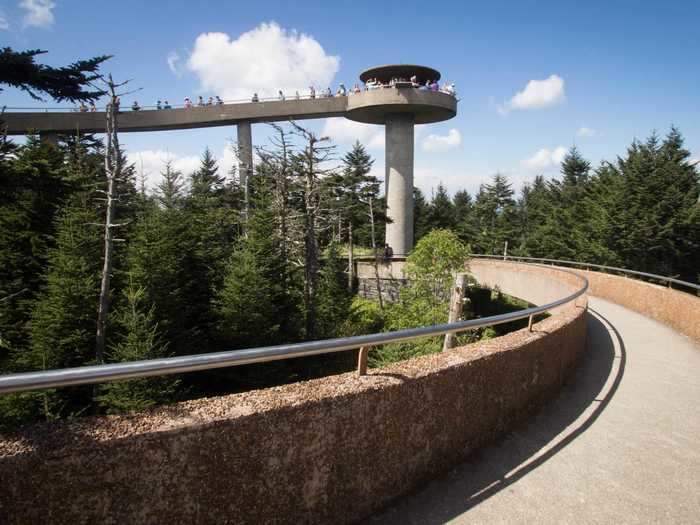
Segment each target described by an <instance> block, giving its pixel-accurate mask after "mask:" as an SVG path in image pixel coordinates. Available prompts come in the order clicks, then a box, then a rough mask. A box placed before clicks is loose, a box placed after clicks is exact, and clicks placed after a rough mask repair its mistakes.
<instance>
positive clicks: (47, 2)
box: [19, 0, 56, 29]
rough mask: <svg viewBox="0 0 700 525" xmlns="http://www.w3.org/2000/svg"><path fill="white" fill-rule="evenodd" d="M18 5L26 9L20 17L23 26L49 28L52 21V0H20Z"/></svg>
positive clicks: (53, 5) (54, 5)
mask: <svg viewBox="0 0 700 525" xmlns="http://www.w3.org/2000/svg"><path fill="white" fill-rule="evenodd" d="M19 6H20V7H21V8H22V9H24V10H25V11H26V14H25V15H24V18H23V19H22V21H23V23H24V26H25V27H40V28H44V29H46V28H49V27H51V26H52V25H53V23H54V16H53V11H52V10H53V8H54V7H56V4H54V3H53V1H52V0H22V1H21V2H20V3H19Z"/></svg>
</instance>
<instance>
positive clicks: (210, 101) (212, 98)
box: [207, 97, 214, 106]
mask: <svg viewBox="0 0 700 525" xmlns="http://www.w3.org/2000/svg"><path fill="white" fill-rule="evenodd" d="M213 105H214V97H209V100H207V106H213Z"/></svg>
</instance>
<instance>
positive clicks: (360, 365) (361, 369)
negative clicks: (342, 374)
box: [357, 346, 371, 377]
mask: <svg viewBox="0 0 700 525" xmlns="http://www.w3.org/2000/svg"><path fill="white" fill-rule="evenodd" d="M370 348H371V347H369V346H361V347H360V351H359V352H358V353H357V375H358V376H360V377H361V376H366V375H367V354H368V353H369V349H370Z"/></svg>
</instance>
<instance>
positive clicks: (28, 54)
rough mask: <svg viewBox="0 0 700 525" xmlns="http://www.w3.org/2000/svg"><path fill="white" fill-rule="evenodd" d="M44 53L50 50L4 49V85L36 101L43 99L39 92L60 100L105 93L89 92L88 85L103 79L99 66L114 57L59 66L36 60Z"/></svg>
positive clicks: (0, 78)
mask: <svg viewBox="0 0 700 525" xmlns="http://www.w3.org/2000/svg"><path fill="white" fill-rule="evenodd" d="M43 53H46V51H42V50H40V49H31V50H28V51H13V50H12V48H10V47H5V48H3V49H2V50H0V84H5V85H8V86H12V87H15V88H18V89H21V90H22V91H24V92H26V93H28V94H29V96H30V97H32V98H33V99H35V100H43V99H42V98H41V97H40V96H39V95H38V94H37V93H45V94H47V95H49V96H50V97H51V98H53V99H54V100H55V101H56V102H61V101H63V100H68V101H70V102H75V101H88V100H95V99H97V98H99V97H100V96H102V95H103V94H104V92H103V91H99V90H95V91H88V90H86V88H90V87H91V86H92V83H93V82H94V81H96V80H97V79H98V78H100V75H99V72H98V70H99V67H100V65H101V64H102V62H104V61H105V60H107V59H109V58H111V57H110V56H107V55H102V56H98V57H94V58H90V59H88V60H78V61H77V62H74V63H72V64H70V65H68V66H64V67H57V68H55V67H50V66H46V65H44V64H37V63H36V62H35V61H34V59H35V58H36V56H37V55H41V54H43ZM0 91H2V89H0Z"/></svg>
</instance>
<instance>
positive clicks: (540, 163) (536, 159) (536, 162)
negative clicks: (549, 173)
mask: <svg viewBox="0 0 700 525" xmlns="http://www.w3.org/2000/svg"><path fill="white" fill-rule="evenodd" d="M565 155H566V148H565V147H564V146H559V147H557V148H554V149H552V150H550V149H547V148H542V149H541V150H539V151H538V152H537V153H535V154H534V155H533V156H532V157H530V158H527V159H524V160H522V161H521V162H520V164H521V165H522V166H523V167H525V168H527V169H528V170H531V171H542V170H546V169H549V168H552V167H555V166H559V164H561V161H562V160H563V159H564V156H565Z"/></svg>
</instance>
